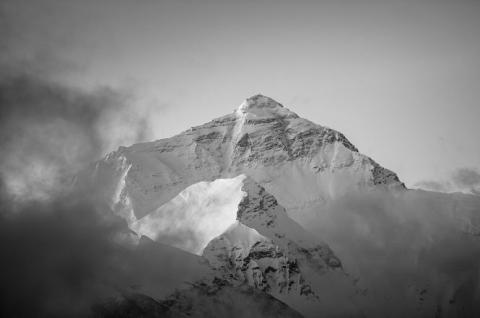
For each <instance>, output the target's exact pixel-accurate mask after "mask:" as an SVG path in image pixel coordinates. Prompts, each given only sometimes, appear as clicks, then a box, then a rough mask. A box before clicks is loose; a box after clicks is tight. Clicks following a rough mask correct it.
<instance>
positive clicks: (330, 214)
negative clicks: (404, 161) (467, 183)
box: [300, 189, 480, 317]
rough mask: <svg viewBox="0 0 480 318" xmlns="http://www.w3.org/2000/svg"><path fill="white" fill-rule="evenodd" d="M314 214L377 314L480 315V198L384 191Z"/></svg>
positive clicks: (308, 221)
mask: <svg viewBox="0 0 480 318" xmlns="http://www.w3.org/2000/svg"><path fill="white" fill-rule="evenodd" d="M311 212H312V214H310V216H309V217H305V218H304V219H303V220H300V221H301V223H302V225H304V226H305V227H306V228H307V229H308V230H310V231H311V232H313V233H315V234H316V235H318V236H319V237H321V238H322V239H323V240H324V241H325V242H327V243H328V244H329V246H330V247H331V248H332V249H333V251H334V252H335V254H336V255H337V256H338V257H339V258H340V259H341V260H342V264H343V267H344V269H345V271H346V272H347V273H348V274H349V275H350V276H351V277H352V279H354V281H355V282H356V286H357V288H358V289H359V291H361V293H362V295H363V296H364V297H363V296H362V297H359V298H357V301H358V302H359V305H360V306H361V307H363V308H364V309H365V310H366V312H369V313H370V315H371V316H382V315H383V314H384V313H386V312H388V313H390V314H391V315H392V316H395V317H397V316H398V317H402V316H406V315H411V314H412V313H413V312H417V313H418V314H419V315H420V316H421V315H422V313H423V314H432V313H435V312H441V313H443V314H444V315H445V316H451V315H459V316H465V317H475V316H478V314H479V313H480V306H479V305H478V304H479V303H480V302H479V300H480V289H479V286H480V280H479V268H480V244H479V241H478V235H479V234H480V228H478V225H475V224H478V220H479V217H480V215H479V212H480V197H478V196H472V195H463V194H443V193H435V192H428V191H421V190H406V191H399V192H390V191H385V190H382V189H379V190H374V191H369V192H362V191H359V192H352V193H350V194H348V195H345V196H343V197H341V198H338V199H335V200H333V201H332V202H330V203H328V204H326V205H324V206H322V207H317V208H316V210H315V211H311ZM437 306H438V308H437Z"/></svg>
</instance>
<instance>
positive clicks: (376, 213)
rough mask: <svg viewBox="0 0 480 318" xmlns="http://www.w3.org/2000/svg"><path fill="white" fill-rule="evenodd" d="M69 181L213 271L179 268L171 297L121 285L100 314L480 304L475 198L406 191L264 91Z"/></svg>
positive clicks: (392, 312) (423, 309) (356, 311)
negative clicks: (181, 280) (179, 282)
mask: <svg viewBox="0 0 480 318" xmlns="http://www.w3.org/2000/svg"><path fill="white" fill-rule="evenodd" d="M78 180H79V184H81V185H82V186H86V187H95V189H97V195H98V198H97V199H98V200H100V201H101V202H104V203H107V204H108V205H109V206H110V207H111V209H112V210H113V211H114V213H115V214H116V215H117V216H119V217H121V218H123V219H124V220H125V221H126V223H127V224H128V226H129V228H130V229H131V230H132V231H134V232H135V233H136V240H137V241H138V242H142V241H145V240H146V238H147V237H148V238H149V240H151V241H156V242H158V243H159V244H167V245H170V246H172V248H178V249H180V250H183V251H184V252H182V253H187V254H188V255H191V256H192V257H197V258H198V259H199V262H200V263H201V264H202V265H201V266H202V267H201V268H208V271H207V272H208V273H206V272H205V274H203V275H201V277H200V278H199V276H198V275H197V276H195V275H194V277H192V278H187V276H188V275H186V274H188V273H185V272H183V271H182V270H180V269H179V271H178V272H177V273H176V274H173V275H178V276H179V277H185V281H186V282H188V284H190V287H188V288H182V289H180V290H178V291H177V292H175V293H173V294H171V296H170V298H168V297H167V298H164V296H161V297H160V296H158V295H156V296H155V295H154V294H152V293H151V292H149V291H145V292H141V293H133V292H129V294H128V295H123V296H122V297H120V299H117V300H115V301H113V302H110V303H108V304H107V305H105V306H103V307H101V308H102V309H101V310H100V312H101V313H103V315H104V316H108V315H110V314H111V315H117V314H118V310H120V309H119V308H123V309H122V310H124V311H127V312H129V311H130V310H133V311H134V312H137V313H138V310H141V311H142V312H144V313H145V315H144V316H146V317H149V316H151V317H154V316H155V315H153V314H152V315H149V312H150V313H155V312H156V313H160V314H164V315H167V314H168V315H174V316H182V315H193V316H195V313H200V312H202V313H203V314H197V316H199V317H200V316H202V315H203V316H218V317H220V316H224V315H225V314H226V313H228V315H234V314H232V313H231V311H229V310H230V309H231V308H236V309H235V312H236V314H237V316H239V317H243V316H252V315H253V316H262V315H263V316H268V315H277V314H278V312H277V311H275V310H273V311H269V312H268V313H267V311H265V310H264V309H261V308H265V303H268V302H271V306H273V307H275V308H283V309H281V311H282V312H283V313H288V314H287V316H296V315H300V314H301V315H303V316H306V317H318V316H332V317H333V316H335V317H360V316H362V317H365V316H366V317H385V316H391V317H404V316H411V317H423V316H437V317H443V316H444V317H447V316H448V317H450V316H452V317H464V316H469V315H471V314H472V313H479V314H480V309H479V306H478V305H477V304H478V303H479V302H478V301H477V300H480V299H479V298H480V290H479V287H478V286H479V279H478V269H479V268H480V261H478V260H480V257H477V256H480V242H479V241H478V238H479V236H478V233H480V230H479V229H480V212H479V211H480V198H479V197H475V196H467V195H446V194H436V193H431V192H424V191H413V190H408V189H406V187H405V186H404V184H403V183H402V182H401V181H400V179H399V178H398V176H397V175H396V174H395V173H394V172H392V171H390V170H388V169H386V168H383V167H381V166H380V165H379V164H378V163H376V162H375V161H374V160H373V159H371V158H369V157H368V156H366V155H364V154H361V153H360V152H359V151H358V149H357V148H356V147H355V146H354V145H352V144H351V143H350V142H349V141H348V139H347V138H346V137H345V136H344V135H343V134H341V133H340V132H337V131H335V130H333V129H330V128H327V127H324V126H320V125H317V124H314V123H312V122H311V121H309V120H306V119H303V118H300V117H299V116H298V115H297V114H295V113H294V112H292V111H290V110H289V109H287V108H285V107H283V105H281V104H279V103H278V102H276V101H274V100H273V99H271V98H268V97H266V96H262V95H255V96H253V97H251V98H248V99H247V100H245V101H244V102H243V103H242V104H241V105H240V106H239V107H238V108H237V109H236V110H234V112H233V113H231V114H229V115H226V116H223V117H220V118H217V119H214V120H212V121H210V122H208V123H206V124H203V125H200V126H197V127H193V128H190V129H189V130H187V131H184V132H182V133H180V134H178V135H176V136H173V137H171V138H167V139H161V140H157V141H153V142H147V143H141V144H135V145H132V146H130V147H120V148H119V149H118V150H117V151H114V152H112V153H110V154H108V155H107V156H106V157H105V158H103V159H102V160H100V161H98V162H96V163H95V164H93V165H92V166H91V167H90V168H89V169H87V170H85V171H84V172H82V173H81V174H80V175H79V178H78ZM450 247H454V248H455V251H453V252H452V251H449V250H448V249H449V248H450ZM196 262H197V261H196ZM158 271H159V272H162V271H163V269H162V267H161V266H159V269H158ZM195 272H197V271H195ZM169 273H170V274H169V275H172V274H171V272H169ZM157 282H158V280H157ZM149 284H150V285H151V284H154V283H151V282H150V283H149ZM259 295H262V296H259ZM159 297H160V298H159ZM162 297H163V298H162ZM256 299H258V303H256V304H255V305H253V303H255V300H256ZM238 300H242V301H244V302H246V303H250V304H252V305H251V310H247V311H245V308H243V309H238V308H240V307H241V306H240V307H239V303H238ZM214 304H217V305H218V311H217V312H215V306H216V305H214ZM273 307H272V308H273ZM142 308H143V309H142ZM145 308H147V309H145ZM148 308H150V309H148ZM192 308H195V309H192ZM202 308H208V310H207V311H202ZM222 308H223V309H222ZM225 308H230V309H229V310H227V309H225ZM135 310H137V311H135ZM112 313H113V314H112ZM116 313H117V314H116ZM275 313H277V314H275ZM474 316H475V315H474Z"/></svg>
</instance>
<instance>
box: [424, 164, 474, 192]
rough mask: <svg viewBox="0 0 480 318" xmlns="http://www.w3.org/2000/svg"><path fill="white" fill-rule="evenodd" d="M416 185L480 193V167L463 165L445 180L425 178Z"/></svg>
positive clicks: (430, 188)
mask: <svg viewBox="0 0 480 318" xmlns="http://www.w3.org/2000/svg"><path fill="white" fill-rule="evenodd" d="M414 186H415V187H417V188H420V189H424V190H430V191H438V192H445V193H451V192H463V193H467V194H476V195H480V172H479V171H478V169H475V168H469V167H463V168H458V169H456V170H454V171H453V172H452V173H451V174H450V176H449V178H447V179H443V180H423V181H420V182H417V183H416V184H415V185H414Z"/></svg>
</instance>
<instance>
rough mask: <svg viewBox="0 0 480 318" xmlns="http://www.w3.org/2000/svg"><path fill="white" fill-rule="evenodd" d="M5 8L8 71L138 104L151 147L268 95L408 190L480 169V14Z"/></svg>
mask: <svg viewBox="0 0 480 318" xmlns="http://www.w3.org/2000/svg"><path fill="white" fill-rule="evenodd" d="M0 3H1V8H2V10H1V15H0V30H1V31H0V37H2V38H3V40H2V43H1V44H2V47H1V48H0V49H1V50H3V54H2V55H1V59H2V60H1V62H2V64H10V65H13V64H16V65H23V66H24V67H28V68H30V69H33V70H34V71H35V72H36V73H37V74H40V75H42V76H45V77H48V78H53V79H55V80H58V81H61V82H62V83H65V84H68V85H72V86H79V87H82V88H85V89H90V88H95V87H97V86H98V85H111V86H114V87H123V88H128V89H129V90H132V91H135V92H136V94H137V95H138V96H140V97H141V100H140V101H139V102H141V103H142V104H144V105H149V106H150V107H153V108H154V109H153V110H155V109H160V110H161V111H160V112H156V111H154V112H153V113H154V114H155V116H154V117H153V118H155V120H156V123H155V127H154V132H155V137H156V138H163V137H169V136H171V135H173V134H175V133H178V132H180V131H183V130H185V129H187V128H189V127H191V126H194V125H198V124H201V123H204V122H206V121H208V120H210V119H213V118H214V117H218V116H221V115H224V114H226V113H229V112H231V111H232V110H233V109H234V108H236V107H237V106H238V105H239V104H240V103H241V102H242V100H243V99H245V98H246V97H249V96H250V95H253V94H256V93H262V94H264V95H267V96H270V97H272V98H274V99H276V100H277V101H279V102H281V103H282V104H284V105H285V106H287V107H289V108H290V109H291V110H293V111H294V112H296V113H298V114H299V115H300V116H302V117H305V118H308V119H310V120H312V121H314V122H316V123H319V124H322V125H326V126H329V127H331V128H334V129H337V130H339V131H341V132H343V133H344V134H345V135H346V136H347V137H348V138H349V139H350V140H351V141H352V142H353V143H354V144H355V145H356V146H357V147H358V148H359V149H360V151H361V152H363V153H365V154H367V155H369V156H371V157H372V158H374V159H375V160H376V161H378V162H379V163H380V164H382V165H383V166H385V167H387V168H390V169H392V170H394V171H395V172H397V173H398V174H399V176H400V178H401V179H402V180H403V181H405V182H406V183H407V185H408V186H411V185H413V184H415V183H416V182H418V181H422V180H438V179H442V178H446V176H448V175H449V174H450V173H451V171H452V170H454V169H457V168H463V167H471V168H477V169H478V168H480V142H479V141H478V139H479V137H480V125H478V121H479V119H480V105H479V100H480V58H479V57H480V1H473V0H472V1H461V0H455V1H453V0H452V1H393V0H392V1H308V2H302V1H228V0H227V1H199V0H198V1H187V0H177V1H141V0H138V1H133V0H132V1H126V0H125V1H121V0H117V1H100V0H97V1H66V0H62V1H45V0H35V1H33V0H32V1H22V0H15V1H14V0H11V1H10V0H3V1H0Z"/></svg>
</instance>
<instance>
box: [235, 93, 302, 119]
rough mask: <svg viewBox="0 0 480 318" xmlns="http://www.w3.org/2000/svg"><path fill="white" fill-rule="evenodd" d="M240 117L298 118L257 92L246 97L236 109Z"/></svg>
mask: <svg viewBox="0 0 480 318" xmlns="http://www.w3.org/2000/svg"><path fill="white" fill-rule="evenodd" d="M236 114H237V115H238V116H240V117H245V116H246V117H250V118H252V119H253V118H283V117H287V118H298V115H297V114H295V113H294V112H292V111H290V110H289V109H287V108H285V107H283V105H282V104H280V103H279V102H277V101H275V100H274V99H272V98H270V97H267V96H264V95H261V94H257V95H254V96H252V97H249V98H247V99H246V100H245V101H244V102H243V103H242V104H241V105H240V106H239V107H238V109H237V110H236Z"/></svg>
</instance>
